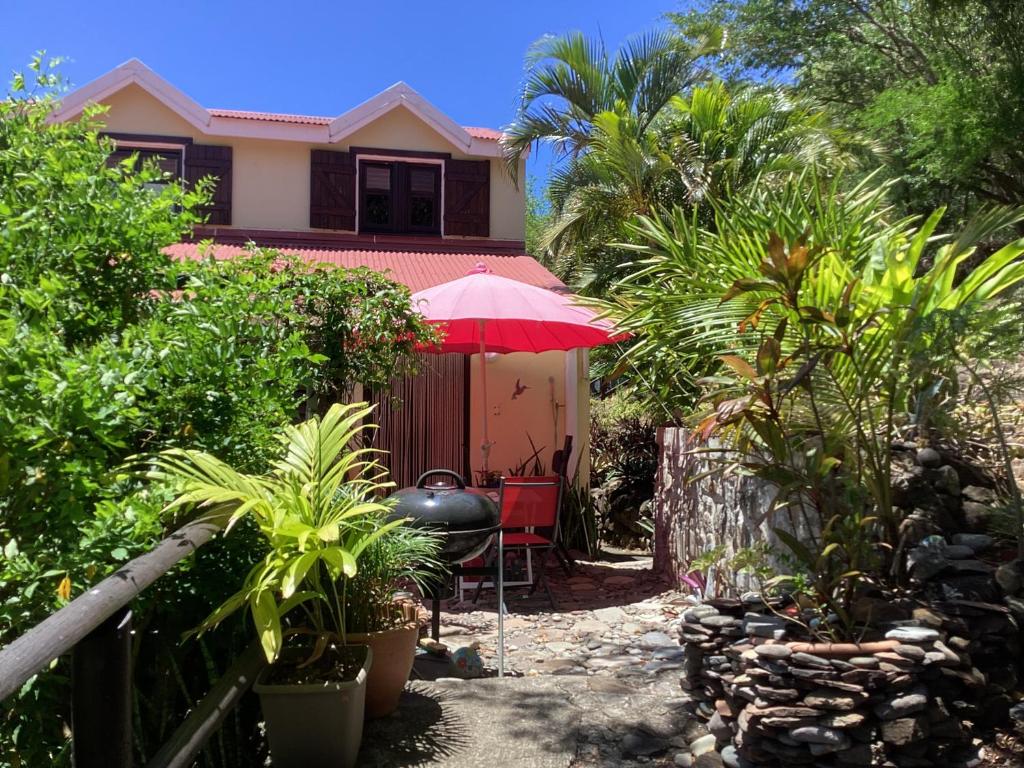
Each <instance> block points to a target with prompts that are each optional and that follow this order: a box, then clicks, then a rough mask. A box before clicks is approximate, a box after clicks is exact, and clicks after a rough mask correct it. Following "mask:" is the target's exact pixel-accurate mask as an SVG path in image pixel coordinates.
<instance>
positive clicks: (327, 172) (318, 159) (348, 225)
mask: <svg viewBox="0 0 1024 768" xmlns="http://www.w3.org/2000/svg"><path fill="white" fill-rule="evenodd" d="M309 226H310V227H312V228H313V229H347V230H355V228H356V165H355V160H354V158H353V157H352V154H351V153H349V152H334V151H330V150H325V149H314V150H313V153H312V155H311V156H310V172H309Z"/></svg>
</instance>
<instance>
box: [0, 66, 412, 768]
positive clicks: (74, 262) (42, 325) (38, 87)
mask: <svg viewBox="0 0 1024 768" xmlns="http://www.w3.org/2000/svg"><path fill="white" fill-rule="evenodd" d="M58 85H59V81H58V78H57V77H56V75H55V74H54V73H53V71H52V70H51V69H49V68H48V67H47V65H46V64H45V63H43V62H42V61H37V62H34V63H33V65H32V68H31V69H30V75H29V76H27V77H19V79H18V81H17V82H16V84H15V87H14V89H13V90H12V92H11V93H10V95H9V97H8V99H7V100H6V101H5V102H4V107H3V109H4V115H3V119H2V120H0V551H2V556H0V643H6V642H9V641H10V640H11V639H13V638H14V637H16V636H18V635H19V634H21V633H22V632H24V631H25V630H26V629H28V628H29V627H30V626H32V625H33V624H35V623H37V622H38V621H40V620H41V619H42V618H44V617H45V616H46V615H48V614H49V613H51V612H52V611H53V610H55V609H56V608H59V607H60V606H62V605H64V604H65V603H66V602H67V601H68V600H69V599H71V598H73V597H74V596H75V595H77V594H79V593H80V592H81V591H82V590H84V589H87V588H88V587H89V586H90V585H91V584H94V583H96V582H97V581H99V580H100V579H102V578H103V577H105V576H106V575H108V574H109V573H110V572H112V571H113V570H114V569H116V568H117V567H119V566H120V565H121V564H123V563H124V562H125V561H126V560H128V559H130V558H132V557H134V556H136V555H138V554H141V553H142V552H144V551H146V550H148V549H149V548H151V547H152V546H153V545H154V544H155V543H156V542H157V541H159V540H160V539H161V538H162V537H163V536H164V535H166V533H167V532H168V530H169V529H170V528H171V527H173V526H176V525H178V524H179V523H180V522H181V521H180V520H178V519H170V518H168V517H167V516H166V515H164V514H163V513H162V511H161V510H162V509H163V508H164V506H165V504H166V502H167V501H168V500H169V499H168V497H167V495H166V491H162V490H161V489H159V488H156V487H153V488H147V487H143V486H142V485H141V484H140V483H139V481H138V480H137V479H136V478H133V477H131V476H128V475H126V474H124V473H121V472H119V471H118V469H117V468H118V467H119V466H120V465H121V464H122V463H123V462H124V460H125V458H126V457H128V456H130V455H132V454H135V453H139V452H144V451H159V450H160V449H162V448H165V447H169V446H178V447H181V448H189V449H195V450H203V451H206V452H208V453H211V454H214V455H217V456H218V457H220V458H222V459H224V460H226V461H229V462H231V463H232V464H234V465H236V466H240V467H243V468H245V469H248V470H255V469H259V468H261V467H263V466H265V465H266V462H267V461H269V460H270V459H272V458H273V457H275V456H276V454H277V451H278V447H277V443H276V439H275V434H276V429H277V428H278V427H280V426H281V425H284V424H287V423H289V422H292V421H294V420H295V419H296V417H297V416H298V414H299V412H300V409H301V408H302V406H303V403H304V402H305V403H306V404H307V405H309V403H310V400H311V398H310V397H309V395H314V396H316V397H317V398H319V399H321V400H322V401H324V404H325V405H326V404H327V403H326V401H327V400H328V399H329V398H331V397H333V396H334V395H335V393H337V392H339V391H343V390H344V389H346V388H347V387H348V386H349V385H350V384H351V383H352V381H354V380H357V379H358V378H363V379H364V380H367V381H370V380H386V379H388V378H390V376H391V375H392V373H393V372H394V371H396V370H401V369H402V368H403V367H404V366H405V365H406V364H407V363H408V360H407V353H408V352H410V351H411V350H412V349H413V348H414V347H415V345H416V344H417V343H418V342H419V341H426V340H427V339H429V338H431V336H430V332H429V330H428V329H427V328H426V327H425V326H424V324H423V323H422V321H421V320H420V319H419V318H418V317H417V316H415V315H413V314H412V313H411V310H410V305H409V302H408V293H407V292H406V291H405V289H404V288H402V287H400V286H396V285H395V284H394V283H392V282H391V281H388V280H386V279H385V278H383V277H382V276H380V275H375V274H372V273H369V272H364V271H355V272H349V271H344V270H327V269H317V268H311V267H309V266H308V265H305V264H301V263H295V262H292V261H289V260H288V259H285V258H283V257H281V256H280V255H278V254H275V253H272V252H263V251H259V250H254V251H253V252H252V253H250V254H248V255H246V256H243V257H240V258H238V259H235V260H231V261H215V260H213V259H210V258H203V259H199V260H196V261H190V262H188V263H184V262H178V261H174V260H172V259H170V258H168V256H167V255H166V254H165V253H164V252H163V249H164V248H165V247H167V246H170V245H172V244H174V243H175V242H177V241H179V240H180V239H182V238H183V237H184V236H185V235H186V234H187V233H188V232H189V230H190V227H191V225H192V224H193V223H195V222H196V221H198V220H199V219H198V216H197V215H196V214H195V213H194V211H195V210H197V208H198V207H199V206H200V205H201V204H202V202H203V201H204V199H205V191H204V186H205V185H200V186H199V188H198V189H196V190H191V191H185V190H182V189H181V188H180V187H179V186H178V185H177V184H176V183H175V182H174V180H173V179H169V178H165V177H164V175H163V174H162V173H161V172H160V171H159V169H158V168H157V167H155V166H149V165H144V166H143V167H142V168H141V169H137V168H136V166H135V163H134V162H131V163H127V162H126V163H121V164H111V163H110V161H109V158H110V154H111V150H112V148H113V147H112V145H111V143H110V142H109V141H106V140H104V139H102V138H101V137H100V136H99V133H98V132H99V130H100V128H101V124H100V120H101V119H102V113H101V111H99V110H88V111H87V112H86V114H85V116H84V117H83V118H82V119H81V120H80V121H76V122H72V123H60V124H53V125H51V124H49V123H47V122H46V117H47V115H48V114H49V112H50V109H51V107H52V99H53V97H54V93H55V90H56V88H57V87H58ZM154 182H160V184H159V186H160V187H161V191H159V192H154V191H153V186H154V184H153V183H154ZM347 377H351V378H347ZM314 405H315V402H314ZM256 533H257V532H256V531H255V529H254V527H253V526H251V525H249V524H246V523H241V524H240V533H239V534H238V535H236V536H234V537H229V538H228V539H225V540H223V541H217V542H214V543H211V545H209V546H208V547H206V548H204V549H203V550H201V551H200V552H199V553H198V555H197V556H196V557H195V558H194V559H192V560H190V561H189V562H188V563H187V564H185V565H183V566H181V567H179V569H177V570H176V572H175V574H174V575H173V576H171V577H168V578H166V579H162V580H161V581H159V582H158V583H157V584H156V585H154V587H153V588H152V589H150V590H147V592H146V593H144V595H143V597H142V599H141V600H140V601H139V602H138V603H137V604H136V605H135V606H134V611H135V624H136V626H137V627H142V628H145V632H140V634H139V637H145V638H146V639H147V640H148V641H150V642H146V643H140V644H139V648H138V656H137V660H138V671H139V674H140V678H143V679H145V680H147V681H148V683H152V685H148V683H147V684H143V683H140V686H139V691H138V696H137V699H136V700H137V702H138V710H139V711H138V713H137V714H138V718H139V720H138V727H137V729H136V731H137V743H138V744H139V751H140V755H141V756H142V757H145V756H146V755H147V754H149V752H147V750H151V749H153V748H155V747H156V746H158V744H159V741H158V740H159V738H160V735H161V734H165V730H164V729H166V727H167V722H169V721H171V720H173V717H170V716H169V715H170V713H173V712H176V711H177V712H181V711H184V710H185V709H186V708H187V707H188V706H190V703H191V702H194V701H195V698H196V696H197V695H199V694H201V693H202V692H203V690H204V688H205V686H208V684H209V682H210V681H211V679H214V678H216V676H217V675H218V674H219V670H223V668H224V666H223V665H224V664H225V663H227V661H228V660H229V659H230V658H231V655H232V654H233V653H234V651H235V650H236V649H237V647H238V637H237V636H235V635H233V634H231V633H227V632H226V633H222V634H220V635H219V636H218V637H212V636H211V637H210V638H204V640H203V641H202V643H201V644H198V645H197V644H193V645H190V646H186V647H184V648H179V646H178V643H177V642H176V638H177V637H178V636H179V634H180V631H182V630H184V629H187V628H188V626H192V625H194V624H196V623H197V622H198V621H199V620H201V618H202V616H204V615H205V614H207V613H208V612H209V610H210V608H211V607H213V606H214V605H216V604H217V603H218V602H220V601H221V600H223V599H225V598H226V597H227V596H228V595H227V594H225V586H224V585H225V583H230V582H232V581H234V582H235V583H237V581H238V580H240V578H241V576H243V575H244V574H245V573H246V572H248V570H249V569H250V567H251V566H252V564H253V561H254V560H256V559H259V558H260V557H261V556H262V554H263V550H262V548H261V545H260V544H259V539H258V538H257V537H256ZM236 577H237V578H236ZM147 676H151V678H152V679H151V680H150V679H149V678H148V677H147ZM66 677H67V670H66V668H65V666H64V663H63V662H61V663H59V664H58V665H57V667H56V668H55V669H54V670H53V672H51V673H49V674H46V675H42V676H38V677H36V678H34V679H33V680H32V681H30V682H29V683H28V684H27V685H26V686H25V688H24V689H23V691H22V692H21V694H20V695H17V696H14V697H11V698H10V699H9V700H8V701H6V702H4V703H3V705H2V708H0V720H2V723H3V724H2V726H0V764H3V765H6V764H30V765H36V764H47V765H48V764H53V763H56V764H59V763H60V761H62V760H66V758H67V755H66V750H65V745H66V722H67V716H68V712H67V695H66V684H67V679H66ZM165 735H166V734H165ZM221 746H222V747H223V752H222V754H223V755H224V758H223V762H224V763H225V764H242V763H244V758H243V757H242V756H238V755H235V754H234V753H233V752H232V751H231V749H230V748H229V747H227V746H225V745H223V744H222V745H221ZM236 758H237V759H236ZM210 759H213V758H210Z"/></svg>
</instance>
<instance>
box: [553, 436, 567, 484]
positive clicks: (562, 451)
mask: <svg viewBox="0 0 1024 768" xmlns="http://www.w3.org/2000/svg"><path fill="white" fill-rule="evenodd" d="M570 456H572V435H566V436H565V442H564V443H563V444H562V447H561V448H559V449H558V450H557V451H555V452H554V453H553V454H552V455H551V471H552V472H554V473H555V474H556V475H561V476H562V477H563V478H565V477H568V474H569V457H570Z"/></svg>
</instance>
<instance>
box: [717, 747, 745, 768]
mask: <svg viewBox="0 0 1024 768" xmlns="http://www.w3.org/2000/svg"><path fill="white" fill-rule="evenodd" d="M720 754H721V756H722V762H723V763H725V765H726V767H727V768H740V766H741V763H740V756H739V753H737V752H736V747H734V746H733V745H732V744H728V745H726V746H725V747H724V748H723V749H722V751H721V753H720Z"/></svg>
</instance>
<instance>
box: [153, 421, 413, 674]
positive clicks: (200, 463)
mask: <svg viewBox="0 0 1024 768" xmlns="http://www.w3.org/2000/svg"><path fill="white" fill-rule="evenodd" d="M372 410H373V408H372V407H371V406H367V405H366V403H355V404H351V405H341V404H335V405H332V406H331V407H330V408H329V409H328V410H327V413H326V414H325V415H324V416H323V418H322V419H321V418H320V417H317V416H315V417H313V418H312V419H310V420H308V421H305V422H303V423H301V424H298V425H296V426H286V427H285V428H284V430H283V432H282V433H281V435H280V437H279V441H280V443H281V448H282V450H281V455H280V458H278V459H277V460H276V461H274V462H273V463H272V465H271V469H270V471H269V472H268V473H265V474H264V473H260V474H246V473H243V472H239V471H238V470H236V469H235V468H233V467H232V466H230V465H229V464H227V463H226V462H224V461H221V460H220V459H218V458H217V457H215V456H212V455H211V454H209V453H206V452H204V451H193V450H182V449H180V448H171V449H168V450H166V451H163V452H161V453H160V454H158V455H157V456H155V457H154V459H153V460H152V467H151V468H150V469H149V471H148V472H147V473H146V476H147V477H148V478H149V479H150V480H154V481H156V482H157V483H158V484H160V485H168V486H170V487H172V488H174V490H175V493H176V496H175V498H174V500H173V501H172V502H171V503H170V504H169V505H168V507H167V510H168V511H171V510H175V509H193V508H195V509H197V510H199V511H200V512H201V513H202V514H203V515H210V516H216V515H220V516H222V517H223V518H225V519H226V521H227V522H226V528H225V530H226V531H227V532H230V531H231V529H232V528H233V527H234V526H235V524H236V523H238V521H239V520H241V519H243V518H245V517H248V518H251V519H252V520H253V521H254V522H255V523H256V525H257V527H258V528H259V531H260V534H261V535H262V536H263V538H264V540H265V543H266V550H267V551H266V554H265V555H264V557H263V559H262V560H260V561H259V562H258V563H257V564H256V565H255V566H254V567H253V568H252V570H251V571H249V574H248V575H247V576H246V577H245V580H244V584H243V586H242V588H241V589H240V590H239V591H237V592H236V593H235V594H233V595H232V596H231V597H229V598H228V599H227V600H226V601H224V602H223V603H222V604H221V605H220V606H219V607H218V608H217V609H216V610H215V611H214V612H213V613H211V614H210V616H209V617H207V619H206V620H205V621H204V622H203V623H202V625H201V626H200V627H199V631H200V632H205V631H207V630H209V629H212V628H213V627H216V626H217V625H218V624H220V623H221V622H222V621H223V620H224V619H225V618H227V617H228V616H230V615H231V614H232V613H234V612H235V611H237V610H239V609H242V608H245V609H246V610H247V611H248V613H249V615H250V618H251V619H252V622H253V626H254V627H255V629H256V632H257V634H258V636H259V639H260V644H261V645H262V647H263V652H264V654H265V655H266V658H267V661H268V662H275V661H277V659H278V657H279V656H280V654H281V650H282V647H283V645H284V642H285V640H286V639H287V637H288V636H289V635H306V636H308V637H309V638H311V639H312V640H313V643H311V644H309V645H310V646H311V647H312V655H311V656H310V657H309V658H307V659H305V660H304V663H309V662H312V661H315V660H316V659H317V658H319V656H320V655H321V654H322V653H323V652H324V649H325V648H327V647H329V646H333V645H337V644H341V645H344V643H345V634H346V631H347V628H346V622H345V603H346V592H347V590H348V589H349V587H350V580H351V579H353V578H354V577H355V576H356V574H357V572H358V567H359V566H358V560H359V557H360V555H361V554H362V553H363V551H364V550H366V549H367V548H368V547H370V546H372V545H373V544H374V542H375V541H377V540H379V539H380V538H382V537H385V536H387V534H388V533H389V532H391V531H392V530H393V529H395V528H397V527H398V526H400V525H402V523H403V521H402V520H395V521H392V522H388V523H385V524H377V521H378V520H379V519H380V518H382V517H383V516H385V515H386V514H387V512H388V505H387V504H386V503H382V502H380V501H378V500H377V497H378V496H380V495H381V492H383V491H384V490H385V489H386V488H388V487H391V485H392V484H391V483H388V482H387V481H386V478H387V470H385V469H384V468H383V467H381V466H380V465H379V464H378V463H377V462H376V461H375V460H374V459H373V458H372V455H373V454H375V453H377V451H375V450H373V449H371V448H353V447H352V446H354V445H357V444H359V441H360V439H361V438H362V436H363V433H364V432H365V431H367V430H368V429H370V426H369V425H367V424H365V423H364V419H365V418H366V417H367V416H369V414H370V412H371V411H372ZM299 609H301V610H299ZM293 615H294V616H297V617H299V619H298V621H296V622H294V623H292V622H288V619H289V617H290V616H293Z"/></svg>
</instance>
